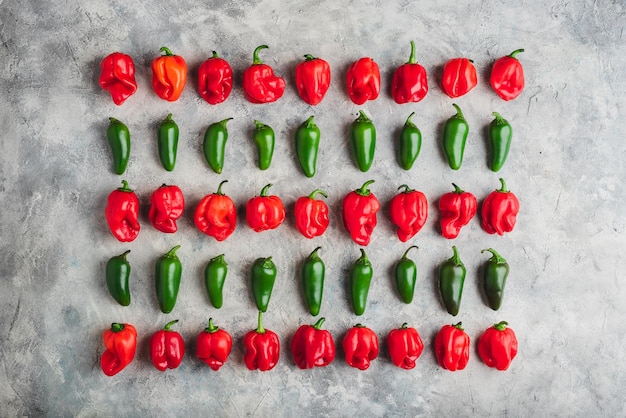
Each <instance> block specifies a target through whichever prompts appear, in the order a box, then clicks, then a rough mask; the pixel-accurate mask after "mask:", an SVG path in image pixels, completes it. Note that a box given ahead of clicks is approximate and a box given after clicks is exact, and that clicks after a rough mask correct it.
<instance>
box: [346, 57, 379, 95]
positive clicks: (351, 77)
mask: <svg viewBox="0 0 626 418" xmlns="http://www.w3.org/2000/svg"><path fill="white" fill-rule="evenodd" d="M346 85H347V86H348V96H350V100H352V102H353V103H354V104H357V105H362V104H363V103H365V102H366V101H368V100H376V99H377V98H378V95H379V94H380V69H379V68H378V64H377V63H376V61H374V60H373V59H371V58H369V57H364V58H361V59H359V60H357V61H355V62H353V63H352V65H350V68H348V72H347V73H346Z"/></svg>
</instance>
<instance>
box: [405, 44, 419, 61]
mask: <svg viewBox="0 0 626 418" xmlns="http://www.w3.org/2000/svg"><path fill="white" fill-rule="evenodd" d="M416 62H417V61H416V60H415V42H413V41H411V56H410V57H409V61H408V62H407V64H415V63H416Z"/></svg>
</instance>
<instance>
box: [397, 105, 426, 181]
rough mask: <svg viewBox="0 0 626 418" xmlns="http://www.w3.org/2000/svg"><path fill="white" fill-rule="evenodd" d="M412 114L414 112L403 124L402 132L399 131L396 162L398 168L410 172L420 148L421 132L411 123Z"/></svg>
mask: <svg viewBox="0 0 626 418" xmlns="http://www.w3.org/2000/svg"><path fill="white" fill-rule="evenodd" d="M414 114H415V112H413V113H411V114H410V115H409V117H408V118H407V119H406V122H404V126H403V127H402V131H400V141H399V147H398V161H399V162H400V167H402V168H403V169H405V170H410V169H411V167H413V163H415V160H416V159H417V156H418V155H419V153H420V148H421V147H422V132H421V131H420V130H419V128H418V127H417V126H416V125H415V124H414V123H413V121H411V118H412V117H413V115H414Z"/></svg>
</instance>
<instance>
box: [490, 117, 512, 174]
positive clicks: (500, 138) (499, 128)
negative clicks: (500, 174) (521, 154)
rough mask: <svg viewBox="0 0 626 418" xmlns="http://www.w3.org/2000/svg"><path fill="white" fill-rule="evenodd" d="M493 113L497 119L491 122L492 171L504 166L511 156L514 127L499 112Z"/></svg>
mask: <svg viewBox="0 0 626 418" xmlns="http://www.w3.org/2000/svg"><path fill="white" fill-rule="evenodd" d="M492 114H493V116H494V117H495V119H494V120H493V121H491V123H490V124H489V145H490V146H491V162H490V164H489V168H490V169H491V171H495V172H497V171H499V170H500V169H501V168H502V166H503V165H504V163H505V162H506V159H507V157H508V156H509V149H510V148H511V139H512V138H513V128H512V127H511V124H509V122H508V121H507V120H506V119H504V118H503V117H502V116H501V115H500V114H499V113H498V112H493V113H492Z"/></svg>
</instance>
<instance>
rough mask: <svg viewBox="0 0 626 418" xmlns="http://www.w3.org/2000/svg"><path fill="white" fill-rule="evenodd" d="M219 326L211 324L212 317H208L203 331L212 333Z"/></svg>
mask: <svg viewBox="0 0 626 418" xmlns="http://www.w3.org/2000/svg"><path fill="white" fill-rule="evenodd" d="M219 329H220V328H219V327H216V326H215V324H213V318H209V325H208V326H207V327H206V328H205V329H204V331H205V332H208V333H209V334H213V333H214V332H217V331H218V330H219Z"/></svg>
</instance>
